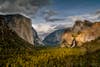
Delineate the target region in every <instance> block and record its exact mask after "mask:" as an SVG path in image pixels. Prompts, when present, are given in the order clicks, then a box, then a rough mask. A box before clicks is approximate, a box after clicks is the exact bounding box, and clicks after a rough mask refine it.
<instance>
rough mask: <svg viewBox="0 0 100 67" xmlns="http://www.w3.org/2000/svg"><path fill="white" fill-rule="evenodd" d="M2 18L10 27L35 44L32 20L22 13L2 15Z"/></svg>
mask: <svg viewBox="0 0 100 67" xmlns="http://www.w3.org/2000/svg"><path fill="white" fill-rule="evenodd" d="M0 20H2V21H4V23H5V24H7V25H8V27H9V28H10V29H12V30H13V31H15V32H16V33H17V35H18V36H20V37H21V38H22V39H24V40H25V41H27V42H29V43H31V44H34V42H33V41H34V37H33V34H34V33H33V32H32V23H31V20H30V19H29V18H27V17H24V16H22V15H20V14H11V15H0Z"/></svg>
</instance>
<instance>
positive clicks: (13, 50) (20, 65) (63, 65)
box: [0, 31, 100, 67]
mask: <svg viewBox="0 0 100 67" xmlns="http://www.w3.org/2000/svg"><path fill="white" fill-rule="evenodd" d="M9 32H11V31H9ZM99 45H100V39H97V40H95V41H92V42H91V43H85V46H83V48H59V47H43V46H40V47H34V48H33V46H32V45H31V44H29V43H27V42H25V41H24V40H23V39H21V38H19V37H18V36H17V34H16V33H14V32H13V33H12V34H11V33H10V34H9V33H6V34H5V36H3V38H0V67H91V66H92V67H99V66H100V57H99V56H100V52H99V51H100V49H99V48H98V47H100V46H99ZM97 48H98V49H97Z"/></svg>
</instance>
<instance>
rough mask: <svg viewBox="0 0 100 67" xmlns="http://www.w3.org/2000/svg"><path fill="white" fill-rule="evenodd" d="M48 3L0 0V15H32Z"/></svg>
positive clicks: (38, 0) (27, 0)
mask: <svg viewBox="0 0 100 67" xmlns="http://www.w3.org/2000/svg"><path fill="white" fill-rule="evenodd" d="M48 3H49V0H0V12H1V13H22V14H26V15H28V16H32V15H34V14H35V13H36V12H37V10H38V9H39V8H40V7H42V6H44V5H47V4H48Z"/></svg>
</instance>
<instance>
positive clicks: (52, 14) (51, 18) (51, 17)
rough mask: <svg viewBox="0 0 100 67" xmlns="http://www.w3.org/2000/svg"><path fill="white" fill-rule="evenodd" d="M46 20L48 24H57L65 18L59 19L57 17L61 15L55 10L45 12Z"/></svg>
mask: <svg viewBox="0 0 100 67" xmlns="http://www.w3.org/2000/svg"><path fill="white" fill-rule="evenodd" d="M43 15H44V19H45V21H46V22H56V21H64V20H65V19H64V18H57V17H55V16H56V15H59V13H58V12H57V11H55V10H45V11H44V12H43Z"/></svg>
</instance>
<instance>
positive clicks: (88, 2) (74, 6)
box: [33, 0, 100, 36]
mask: <svg viewBox="0 0 100 67" xmlns="http://www.w3.org/2000/svg"><path fill="white" fill-rule="evenodd" d="M46 11H47V12H46ZM43 12H46V13H45V14H46V15H48V14H50V13H51V14H52V13H53V14H54V15H51V16H49V17H48V19H50V18H52V19H60V20H55V21H53V22H52V21H50V20H48V21H46V19H45V14H43ZM96 12H99V13H100V0H51V5H48V6H45V7H44V8H42V9H40V10H39V11H38V12H37V14H36V17H35V18H34V19H33V27H34V28H35V29H36V30H37V31H38V32H39V33H40V35H41V36H43V35H45V33H51V32H53V31H55V30H57V28H58V29H60V28H66V27H70V26H72V25H73V24H74V22H75V21H76V20H85V19H87V20H90V21H97V20H99V19H100V14H96ZM61 19H64V20H61ZM55 28H56V29H55ZM43 33H44V34H43Z"/></svg>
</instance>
